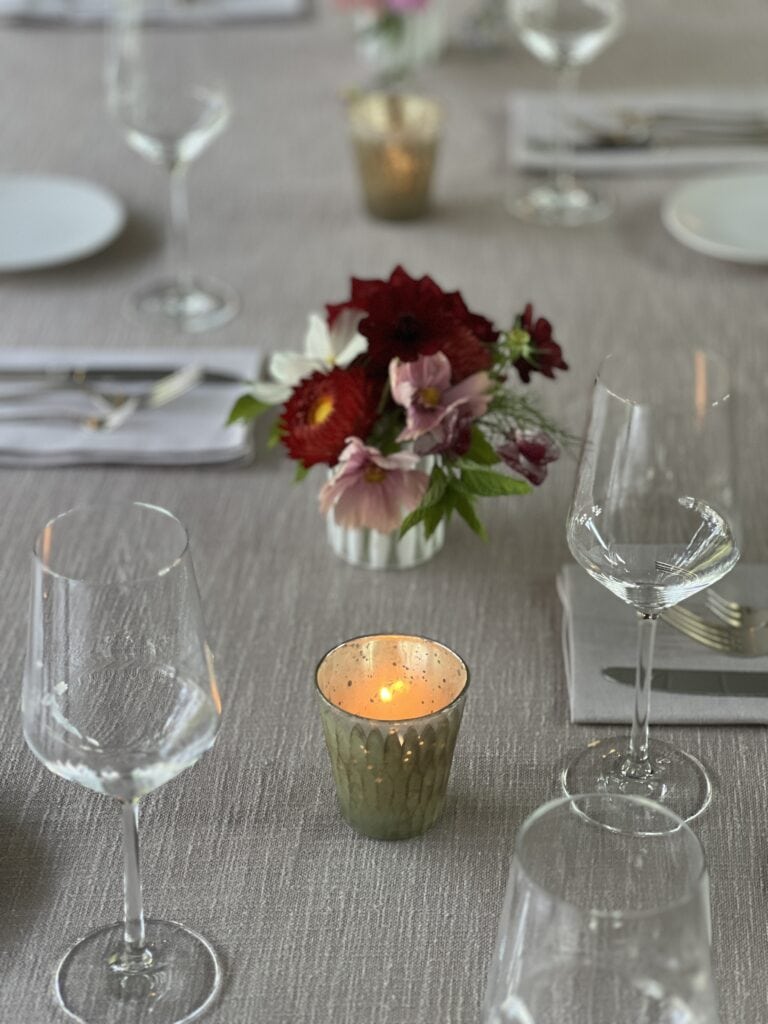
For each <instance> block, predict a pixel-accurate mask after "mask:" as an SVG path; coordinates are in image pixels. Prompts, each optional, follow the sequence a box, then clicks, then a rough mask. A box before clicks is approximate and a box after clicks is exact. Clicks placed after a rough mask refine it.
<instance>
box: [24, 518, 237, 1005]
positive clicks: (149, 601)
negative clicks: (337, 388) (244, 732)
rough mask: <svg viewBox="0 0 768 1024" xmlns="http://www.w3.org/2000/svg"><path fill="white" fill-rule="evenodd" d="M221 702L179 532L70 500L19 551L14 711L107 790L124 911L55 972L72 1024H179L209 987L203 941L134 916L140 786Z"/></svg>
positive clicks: (70, 772)
mask: <svg viewBox="0 0 768 1024" xmlns="http://www.w3.org/2000/svg"><path fill="white" fill-rule="evenodd" d="M220 714H221V702H220V700H219V694H218V690H217V687H216V680H215V677H214V674H213V661H212V656H211V653H210V650H209V649H208V647H207V645H206V642H205V637H204V628H203V619H202V614H201V608H200V598H199V595H198V590H197V584H196V581H195V574H194V569H193V566H192V559H191V556H190V552H189V544H188V538H187V533H186V530H185V529H184V527H183V526H182V525H181V523H180V522H179V521H178V519H176V518H175V516H173V515H171V513H170V512H167V511H166V510H165V509H162V508H158V507H155V506H153V505H147V504H143V503H141V502H132V503H116V504H106V505H97V506H91V507H81V508H74V509H72V510H70V511H69V512H65V513H64V514H62V515H60V516H58V517H56V518H55V519H52V520H51V521H50V522H49V523H48V524H47V525H46V526H45V527H44V528H43V530H42V532H41V533H40V535H39V536H38V538H37V541H36V543H35V546H34V552H33V569H32V598H31V614H30V624H29V644H28V652H27V663H26V671H25V675H24V686H23V698H22V718H23V725H24V738H25V740H26V742H27V745H28V746H29V748H30V750H31V751H32V753H33V754H35V756H36V757H38V758H39V759H40V760H41V761H42V762H43V764H44V765H45V766H46V767H47V768H49V769H50V770H51V771H52V772H54V773H55V774H56V775H60V776H61V777H62V778H64V779H68V780H70V781H72V782H79V783H80V784H81V785H83V786H86V787H87V788H89V789H93V790H95V791H96V792H97V793H104V794H106V795H107V796H111V797H114V798H115V799H116V800H117V801H118V802H119V804H120V808H121V814H122V830H123V846H124V859H125V884H124V897H125V916H124V920H123V921H122V922H121V923H119V924H114V925H108V926H106V927H102V928H99V929H98V930H97V931H94V932H92V933H91V934H89V935H87V936H86V937H85V938H84V939H81V940H80V941H79V942H77V943H76V944H75V945H74V946H73V947H72V948H71V949H70V950H69V951H68V952H67V954H66V955H65V956H64V958H63V959H62V960H61V963H60V964H59V967H58V971H57V974H56V993H57V997H58V999H59V1001H60V1003H61V1005H62V1007H63V1008H64V1009H65V1010H66V1011H67V1012H68V1013H69V1014H70V1015H71V1016H72V1017H74V1018H75V1019H76V1020H78V1021H84V1022H87V1024H112V1022H118V1021H119V1022H120V1024H138V1022H139V1021H146V1020H149V1019H151V1020H152V1021H153V1024H172V1022H173V1024H179V1022H181V1021H190V1020H193V1019H195V1018H196V1017H197V1016H198V1015H199V1014H201V1013H202V1012H203V1011H204V1010H205V1009H206V1008H207V1007H208V1006H209V1005H210V1004H211V1002H212V1001H213V999H214V998H215V996H216V994H217V993H218V991H219V988H220V986H221V969H220V966H219V962H218V959H217V957H216V953H215V952H214V950H213V949H212V947H211V946H210V945H209V944H208V942H207V941H206V940H205V939H204V938H202V936H200V935H198V934H197V933H196V932H193V931H192V930H191V929H189V928H186V927H184V926H183V925H180V924H176V923H175V922H171V921H161V920H155V919H151V918H147V919H145V917H144V911H143V906H142V895H141V881H140V875H139V844H138V802H139V798H140V797H142V796H144V795H145V794H147V793H150V792H152V790H154V789H157V787H158V786H161V785H163V783H165V782H168V781H169V780H170V779H172V778H174V777H175V776H176V775H178V774H179V772H181V771H183V770H184V769H185V768H189V767H190V766H191V765H193V764H194V763H195V762H196V761H197V760H198V758H200V756H201V755H202V754H203V753H204V751H206V750H207V749H208V748H209V747H210V746H211V745H212V744H213V741H214V739H215V737H216V733H217V730H218V727H219V717H220Z"/></svg>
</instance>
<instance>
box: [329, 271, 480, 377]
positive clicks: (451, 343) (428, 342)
mask: <svg viewBox="0 0 768 1024" xmlns="http://www.w3.org/2000/svg"><path fill="white" fill-rule="evenodd" d="M327 309H328V322H329V324H330V326H333V324H334V321H335V320H336V318H337V317H338V315H339V314H340V313H341V311H342V310H343V309H359V310H362V311H363V312H365V313H366V316H365V317H364V318H363V320H361V321H360V325H359V327H358V330H359V331H360V333H361V334H362V335H363V336H364V337H366V338H367V339H368V353H367V355H366V358H365V365H366V368H367V370H368V372H369V373H370V374H371V376H373V377H376V376H384V375H386V373H387V369H388V367H389V364H390V362H391V361H392V359H394V358H395V357H397V358H398V359H402V360H403V362H406V363H407V362H412V361H413V360H414V359H416V358H418V356H420V355H434V353H435V352H444V353H445V354H446V356H447V357H448V360H449V362H450V364H451V380H452V382H453V383H454V384H455V383H457V382H458V381H460V380H464V378H465V377H469V376H470V374H473V373H476V372H477V371H478V370H487V369H488V368H489V367H490V365H491V349H490V345H491V344H493V343H494V342H495V341H496V338H497V336H498V332H497V331H496V329H495V327H494V326H493V324H492V323H491V321H490V320H486V318H485V317H484V316H479V315H478V314H476V313H470V311H469V310H468V309H467V307H466V305H465V303H464V300H463V299H462V297H461V295H460V294H459V293H458V292H444V291H443V290H442V289H441V288H440V287H439V286H438V285H437V284H435V282H434V281H433V280H432V278H431V277H426V276H425V277H421V278H418V279H417V278H412V277H410V276H409V275H408V274H407V273H406V271H405V270H403V268H402V267H395V269H394V270H393V271H392V275H391V276H390V278H389V280H388V281H375V280H374V281H362V280H360V279H359V278H354V277H353V278H352V295H351V297H350V299H349V301H348V302H342V303H339V304H337V305H329V306H328V307H327Z"/></svg>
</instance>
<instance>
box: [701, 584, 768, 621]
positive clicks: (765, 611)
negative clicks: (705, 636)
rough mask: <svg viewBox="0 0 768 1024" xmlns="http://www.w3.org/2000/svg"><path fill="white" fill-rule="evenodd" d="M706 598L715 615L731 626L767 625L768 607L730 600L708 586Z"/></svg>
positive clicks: (705, 593) (705, 592)
mask: <svg viewBox="0 0 768 1024" xmlns="http://www.w3.org/2000/svg"><path fill="white" fill-rule="evenodd" d="M704 600H705V602H706V605H707V608H709V610H710V611H711V612H712V613H713V615H716V616H717V617H718V619H721V620H722V621H723V622H726V623H727V624H728V625H729V626H737V627H738V626H765V625H766V624H768V608H756V607H754V606H753V605H749V604H742V603H741V602H740V601H733V600H730V599H729V598H727V597H724V596H723V595H722V594H720V593H718V591H717V590H714V589H713V588H712V587H708V588H707V589H706V590H705V591H704Z"/></svg>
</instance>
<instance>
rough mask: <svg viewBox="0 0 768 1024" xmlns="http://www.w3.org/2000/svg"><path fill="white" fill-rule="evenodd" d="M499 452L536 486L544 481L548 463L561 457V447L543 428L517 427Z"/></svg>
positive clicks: (507, 462) (510, 466)
mask: <svg viewBox="0 0 768 1024" xmlns="http://www.w3.org/2000/svg"><path fill="white" fill-rule="evenodd" d="M498 452H499V455H500V456H501V457H502V459H503V460H504V461H505V462H506V464H507V465H508V466H509V468H510V469H513V470H514V471H515V472H516V473H520V475H521V476H524V477H525V479H526V480H529V481H530V482H531V483H532V484H533V485H534V486H538V485H539V484H540V483H543V481H544V479H545V477H546V475H547V465H548V463H550V462H554V461H555V460H556V459H559V458H560V449H559V448H558V446H557V445H556V444H555V442H554V441H553V440H552V438H551V437H550V436H549V434H547V433H545V432H544V431H543V430H520V429H517V430H515V431H514V432H513V433H511V434H509V435H508V438H507V443H506V444H504V445H502V446H501V448H499V449H498Z"/></svg>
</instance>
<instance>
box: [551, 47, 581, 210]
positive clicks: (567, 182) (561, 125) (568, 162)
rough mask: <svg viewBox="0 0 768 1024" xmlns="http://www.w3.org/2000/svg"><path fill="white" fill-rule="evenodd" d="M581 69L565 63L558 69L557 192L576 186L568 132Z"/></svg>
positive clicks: (554, 152) (554, 178)
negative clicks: (570, 109)
mask: <svg viewBox="0 0 768 1024" xmlns="http://www.w3.org/2000/svg"><path fill="white" fill-rule="evenodd" d="M578 79H579V69H578V67H576V66H575V65H573V64H563V65H561V66H560V67H559V68H558V69H557V89H556V90H555V133H554V146H553V149H552V187H553V188H554V190H555V191H556V192H561V193H566V192H570V191H571V189H573V188H575V187H576V179H575V178H574V176H573V146H572V145H571V142H570V136H569V134H568V108H569V105H570V99H571V97H572V96H573V94H574V92H575V91H576V85H577V82H578Z"/></svg>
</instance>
